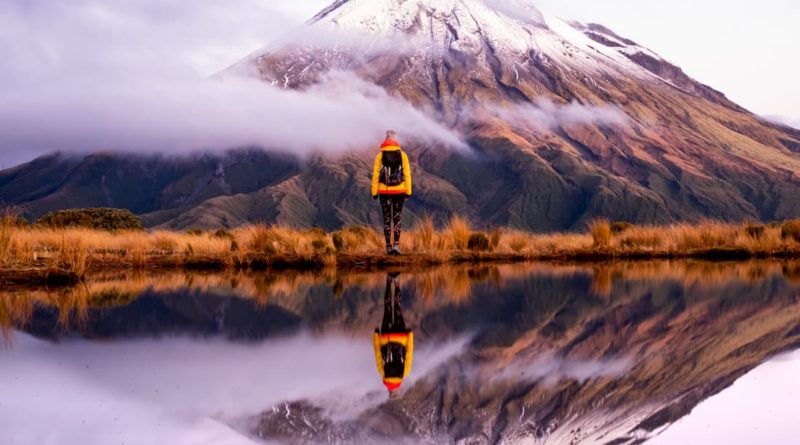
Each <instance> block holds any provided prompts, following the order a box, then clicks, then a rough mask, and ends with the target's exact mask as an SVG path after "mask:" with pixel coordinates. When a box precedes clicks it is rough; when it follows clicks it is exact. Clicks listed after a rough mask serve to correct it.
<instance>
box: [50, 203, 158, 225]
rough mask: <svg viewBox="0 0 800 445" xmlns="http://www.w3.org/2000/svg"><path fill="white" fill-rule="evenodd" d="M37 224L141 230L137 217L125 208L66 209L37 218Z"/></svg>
mask: <svg viewBox="0 0 800 445" xmlns="http://www.w3.org/2000/svg"><path fill="white" fill-rule="evenodd" d="M36 224H37V225H39V226H45V227H50V228H59V229H60V228H67V227H86V228H90V229H98V230H143V229H144V227H143V226H142V222H141V221H140V220H139V218H138V217H137V216H136V215H134V214H133V213H131V211H130V210H127V209H108V208H96V209H67V210H59V211H57V212H54V213H48V214H47V215H45V216H43V217H42V218H39V220H38V221H36Z"/></svg>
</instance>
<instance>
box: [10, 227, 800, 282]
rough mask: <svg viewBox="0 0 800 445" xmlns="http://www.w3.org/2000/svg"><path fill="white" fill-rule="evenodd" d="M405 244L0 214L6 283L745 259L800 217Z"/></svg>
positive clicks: (357, 236) (780, 251)
mask: <svg viewBox="0 0 800 445" xmlns="http://www.w3.org/2000/svg"><path fill="white" fill-rule="evenodd" d="M401 241H402V242H401V249H402V250H403V252H404V253H405V254H404V255H403V256H399V257H389V256H386V255H385V254H383V244H384V242H383V236H382V235H381V234H379V233H378V232H377V231H375V230H373V229H371V228H367V227H349V228H345V229H342V230H339V231H336V232H333V233H326V232H324V231H322V230H320V229H311V230H297V229H291V228H287V227H267V226H263V225H253V226H248V227H243V228H239V229H236V230H231V231H226V230H218V231H216V232H200V231H190V232H189V233H178V232H170V231H161V230H157V231H152V232H146V231H117V232H108V231H101V230H93V229H83V228H65V229H54V228H44V227H35V226H34V227H22V226H18V225H16V224H14V223H13V221H9V220H6V221H2V220H0V284H6V285H8V284H21V283H25V282H43V283H53V284H58V283H63V282H67V283H68V282H76V281H79V280H80V278H81V277H83V276H85V275H86V274H87V273H90V272H98V271H104V270H114V269H165V268H172V269H176V268H184V269H209V270H220V269H252V270H263V269H280V268H289V269H315V268H324V267H337V268H340V269H344V270H348V269H384V268H395V267H396V268H402V267H412V266H415V267H425V266H431V265H438V264H451V263H453V264H454V263H491V262H495V263H496V262H522V261H554V262H558V261H609V260H649V259H681V258H694V259H708V260H744V259H749V258H800V221H788V222H785V223H780V224H772V225H759V224H741V225H737V224H726V223H720V222H714V221H705V222H700V223H696V224H675V225H671V226H632V225H629V224H619V223H615V224H611V223H609V222H608V221H602V220H601V221H594V222H593V223H592V224H591V225H590V228H589V231H588V232H587V233H551V234H534V233H528V232H523V231H518V230H513V229H494V230H491V231H488V232H481V231H475V230H473V229H472V228H471V227H470V225H469V223H468V222H467V221H466V220H464V219H462V218H458V217H456V218H453V219H452V220H451V221H450V222H449V223H448V224H446V225H445V226H444V227H442V228H438V229H437V228H436V227H435V226H434V224H433V222H432V221H431V220H423V221H422V222H421V223H420V224H418V225H416V226H415V227H413V228H411V230H408V231H407V232H406V233H405V234H404V235H403V238H402V240H401Z"/></svg>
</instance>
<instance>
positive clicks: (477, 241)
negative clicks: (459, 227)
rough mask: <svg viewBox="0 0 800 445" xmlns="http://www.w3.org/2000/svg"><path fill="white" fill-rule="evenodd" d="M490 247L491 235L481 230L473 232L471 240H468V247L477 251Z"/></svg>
mask: <svg viewBox="0 0 800 445" xmlns="http://www.w3.org/2000/svg"><path fill="white" fill-rule="evenodd" d="M489 248H490V242H489V237H487V236H486V235H485V234H483V233H481V232H476V233H473V234H472V235H470V236H469V241H468V242H467V249H469V250H473V251H476V252H486V251H488V250H489Z"/></svg>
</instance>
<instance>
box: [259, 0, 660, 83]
mask: <svg viewBox="0 0 800 445" xmlns="http://www.w3.org/2000/svg"><path fill="white" fill-rule="evenodd" d="M291 41H294V43H296V44H299V45H300V46H303V47H306V49H310V48H311V47H314V48H315V49H317V50H319V49H321V48H324V49H325V50H326V51H327V52H326V53H325V54H324V55H323V56H322V57H323V58H324V57H326V56H327V57H330V56H331V55H332V54H336V53H341V52H351V51H352V50H353V49H354V48H355V49H357V50H359V51H361V52H363V53H367V54H377V53H381V54H385V53H386V52H392V51H404V50H407V49H408V45H410V46H411V47H412V48H414V50H415V51H417V52H418V53H419V52H424V53H426V54H444V53H447V52H455V53H461V54H464V55H476V54H478V53H480V52H481V51H483V50H484V49H485V47H486V46H487V45H488V46H489V47H490V48H491V50H492V51H493V52H494V53H495V54H497V55H498V56H499V57H502V58H503V59H505V60H507V61H513V60H517V61H518V63H516V64H515V65H520V66H521V65H524V61H525V60H526V59H528V58H530V57H536V58H538V59H539V60H541V61H542V62H543V63H545V64H554V65H558V66H559V67H561V68H563V69H566V70H568V71H572V72H577V73H585V74H592V73H595V74H596V73H603V72H605V73H613V74H615V75H619V74H625V75H629V76H636V77H640V78H650V79H653V78H659V79H661V78H660V77H659V76H658V75H656V74H654V73H653V72H651V71H648V70H647V69H645V68H643V67H642V66H641V65H640V64H638V63H636V62H635V61H633V60H632V58H631V57H632V56H635V55H637V54H644V55H646V56H648V57H650V58H653V59H655V60H657V61H662V62H663V59H661V58H660V57H659V56H658V55H657V54H655V53H654V52H652V51H650V50H649V49H647V48H644V47H641V46H639V45H637V44H636V43H634V42H632V41H630V40H627V39H623V38H621V37H619V36H617V35H616V34H614V33H613V32H611V31H610V30H607V29H605V28H603V27H600V26H597V25H584V24H581V23H578V22H572V21H567V20H564V19H561V18H559V17H555V16H552V15H546V14H543V13H542V12H541V11H539V9H537V8H536V6H535V5H534V4H533V3H532V2H531V1H530V0H512V1H501V0H342V1H339V2H336V3H334V4H333V5H331V6H330V7H329V8H326V9H325V10H323V11H322V12H320V13H319V14H318V15H317V16H315V17H314V18H313V19H312V20H310V21H309V27H308V28H305V29H302V30H299V31H298V32H297V33H296V34H294V35H293V36H291V37H289V38H288V39H286V40H283V41H281V42H277V44H275V45H272V46H270V47H268V48H267V49H265V50H264V51H261V52H260V53H258V54H257V55H256V57H254V58H255V59H258V58H260V57H264V56H269V55H271V54H274V52H275V51H277V50H279V49H282V48H285V46H286V45H287V44H288V43H289V42H291ZM318 56H319V55H318ZM521 68H524V67H521ZM517 69H519V68H517ZM299 71H300V72H302V68H301V69H300V70H299ZM662 80H666V81H669V79H662Z"/></svg>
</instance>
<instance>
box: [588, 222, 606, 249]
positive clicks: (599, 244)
mask: <svg viewBox="0 0 800 445" xmlns="http://www.w3.org/2000/svg"><path fill="white" fill-rule="evenodd" d="M589 231H590V232H591V233H592V239H593V240H594V247H596V248H600V249H607V248H608V247H609V246H610V245H611V223H609V222H608V220H607V219H596V220H594V221H592V222H591V223H590V224H589Z"/></svg>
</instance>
